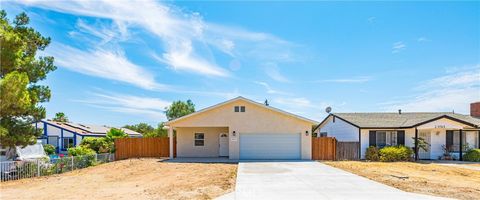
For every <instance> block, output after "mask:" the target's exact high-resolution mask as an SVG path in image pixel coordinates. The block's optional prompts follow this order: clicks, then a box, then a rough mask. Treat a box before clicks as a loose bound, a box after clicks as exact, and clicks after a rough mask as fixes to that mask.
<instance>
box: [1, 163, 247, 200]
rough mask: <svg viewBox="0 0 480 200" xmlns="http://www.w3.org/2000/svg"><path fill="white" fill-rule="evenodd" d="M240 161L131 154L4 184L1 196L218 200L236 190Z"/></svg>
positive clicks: (26, 197)
mask: <svg viewBox="0 0 480 200" xmlns="http://www.w3.org/2000/svg"><path fill="white" fill-rule="evenodd" d="M236 171H237V165H236V164H200V163H167V162H159V160H158V159H131V160H122V161H116V162H112V163H107V164H102V165H99V166H95V167H89V168H86V169H81V170H77V171H73V172H69V173H65V174H60V175H54V176H49V177H40V178H34V179H24V180H18V181H12V182H6V183H2V184H1V185H0V189H1V192H0V199H83V200H85V199H129V200H131V199H212V198H215V197H218V196H221V195H223V194H226V193H229V192H231V191H233V190H234V187H235V178H236Z"/></svg>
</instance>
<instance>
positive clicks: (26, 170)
mask: <svg viewBox="0 0 480 200" xmlns="http://www.w3.org/2000/svg"><path fill="white" fill-rule="evenodd" d="M114 160H115V154H110V153H105V154H95V155H84V156H70V157H61V158H45V159H38V160H30V161H2V162H0V172H1V174H0V179H1V181H2V182H4V181H10V180H19V179H24V178H32V177H39V176H48V175H52V174H61V173H64V172H69V171H73V170H76V169H82V168H86V167H89V166H94V165H98V164H102V163H107V162H112V161H114Z"/></svg>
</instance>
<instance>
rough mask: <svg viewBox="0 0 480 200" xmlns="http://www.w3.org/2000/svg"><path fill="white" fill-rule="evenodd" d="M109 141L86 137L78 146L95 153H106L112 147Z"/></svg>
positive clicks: (101, 138)
mask: <svg viewBox="0 0 480 200" xmlns="http://www.w3.org/2000/svg"><path fill="white" fill-rule="evenodd" d="M110 143H112V142H111V141H108V140H107V139H106V138H103V137H86V138H84V139H83V140H82V142H81V143H80V146H82V147H85V148H89V149H92V150H94V151H95V152H97V153H108V152H110V151H111V147H112V144H110Z"/></svg>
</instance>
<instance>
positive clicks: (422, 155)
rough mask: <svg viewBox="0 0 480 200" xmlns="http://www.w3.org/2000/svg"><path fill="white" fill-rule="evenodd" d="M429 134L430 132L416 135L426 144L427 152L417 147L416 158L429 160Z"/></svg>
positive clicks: (421, 132)
mask: <svg viewBox="0 0 480 200" xmlns="http://www.w3.org/2000/svg"><path fill="white" fill-rule="evenodd" d="M431 135H432V134H431V132H430V131H420V132H419V133H418V137H419V138H423V139H424V140H425V142H427V143H428V145H427V150H426V151H425V150H423V149H422V148H420V147H419V150H418V157H419V158H420V159H430V144H431Z"/></svg>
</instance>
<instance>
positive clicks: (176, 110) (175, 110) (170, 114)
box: [165, 99, 195, 121]
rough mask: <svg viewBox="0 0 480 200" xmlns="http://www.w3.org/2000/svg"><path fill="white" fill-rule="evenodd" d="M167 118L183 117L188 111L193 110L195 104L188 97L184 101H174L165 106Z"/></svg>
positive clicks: (191, 111)
mask: <svg viewBox="0 0 480 200" xmlns="http://www.w3.org/2000/svg"><path fill="white" fill-rule="evenodd" d="M165 109H166V112H165V113H166V115H167V119H168V120H169V121H171V120H174V119H177V118H179V117H183V116H185V115H188V114H190V113H193V112H195V104H193V102H192V101H191V100H190V99H189V100H187V101H186V102H183V101H174V102H173V103H172V105H170V106H169V107H167V108H165Z"/></svg>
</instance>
